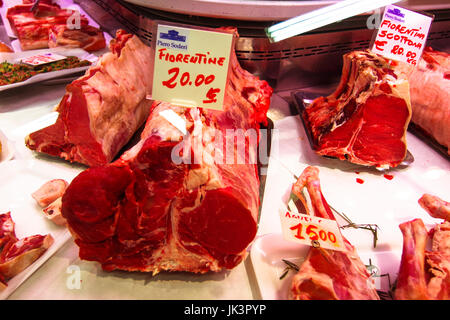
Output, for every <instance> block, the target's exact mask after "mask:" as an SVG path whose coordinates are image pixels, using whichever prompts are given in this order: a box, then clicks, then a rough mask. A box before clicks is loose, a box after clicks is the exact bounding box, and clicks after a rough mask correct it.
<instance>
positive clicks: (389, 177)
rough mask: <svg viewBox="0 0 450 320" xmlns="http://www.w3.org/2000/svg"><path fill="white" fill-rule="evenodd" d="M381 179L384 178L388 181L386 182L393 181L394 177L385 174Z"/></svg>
mask: <svg viewBox="0 0 450 320" xmlns="http://www.w3.org/2000/svg"><path fill="white" fill-rule="evenodd" d="M383 177H385V178H386V179H388V180H392V179H394V176H393V175H391V174H385V175H384V176H383Z"/></svg>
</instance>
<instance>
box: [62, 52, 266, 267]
mask: <svg viewBox="0 0 450 320" xmlns="http://www.w3.org/2000/svg"><path fill="white" fill-rule="evenodd" d="M230 64H231V70H230V74H229V77H228V81H229V83H228V86H227V89H226V92H225V100H224V110H223V111H213V110H208V109H200V108H181V107H175V106H172V105H170V104H168V103H163V102H155V103H154V104H153V106H152V111H151V114H150V116H149V118H148V120H147V123H146V126H145V128H144V131H143V132H142V136H141V141H140V142H138V143H137V144H136V145H135V146H134V147H133V148H132V149H130V150H128V151H127V152H126V153H124V154H123V155H122V156H121V157H120V158H119V159H118V160H116V161H115V162H113V163H111V164H107V165H104V166H99V167H95V168H89V169H87V170H86V171H83V172H82V173H80V174H79V175H78V176H77V177H75V179H74V180H73V181H72V183H71V184H70V185H69V187H68V188H67V191H66V193H65V194H64V196H63V198H62V215H63V216H64V218H66V220H67V225H68V228H69V230H70V231H71V233H72V235H73V236H74V238H75V242H76V244H77V245H78V246H79V248H80V252H79V254H80V257H81V258H82V259H85V260H93V261H98V262H100V263H101V264H102V267H103V269H104V270H108V271H110V270H114V269H121V270H127V271H144V272H152V273H153V274H156V273H158V272H160V271H187V272H194V273H205V272H209V271H214V272H218V271H221V270H223V269H232V268H234V267H235V266H236V265H238V264H239V263H240V262H241V261H242V260H243V259H244V258H245V257H246V249H247V247H248V245H249V244H250V243H251V241H253V239H254V237H255V235H256V230H257V215H258V208H259V177H258V174H257V165H256V162H255V163H249V164H247V163H244V162H242V163H243V164H235V163H233V164H222V162H219V161H206V159H213V158H214V152H218V153H220V152H219V151H218V150H217V149H215V148H210V147H211V146H212V145H213V142H214V141H215V142H219V140H220V142H222V143H223V145H225V143H226V141H228V140H227V139H232V141H234V136H232V137H229V136H227V135H226V134H225V131H226V130H227V129H230V130H231V129H242V130H248V129H252V130H255V132H258V133H259V123H260V122H264V121H266V113H267V110H268V108H269V105H270V96H271V94H272V89H271V88H270V87H269V86H268V84H267V83H266V82H265V81H261V80H259V79H258V78H256V77H254V76H253V75H251V74H250V73H248V72H247V71H245V70H243V69H241V67H240V66H239V64H238V61H237V58H236V56H235V55H234V54H233V55H232V56H231V61H230ZM164 110H172V111H173V112H175V113H177V114H178V115H179V116H180V117H181V118H183V119H184V120H185V121H186V128H187V129H188V132H189V135H186V136H185V137H184V138H183V135H182V133H181V132H180V131H179V130H178V129H176V128H175V127H174V126H173V125H172V124H170V123H169V122H168V121H167V120H166V119H165V118H164V117H163V116H162V115H160V112H162V111H164ZM214 130H216V131H220V132H221V133H223V135H215V134H213V131H214ZM207 137H208V139H206V138H207ZM211 139H213V140H211ZM215 139H217V140H215ZM222 139H224V140H223V141H222ZM181 141H183V143H185V146H186V148H187V149H186V151H184V150H183V149H181V150H183V152H177V151H176V150H178V149H175V147H178V146H180V143H181ZM231 145H232V146H235V144H234V143H232V144H231ZM256 152H257V142H255V143H253V144H250V143H246V148H245V155H241V156H245V157H246V159H248V158H251V157H253V156H255V155H256ZM174 154H175V155H180V154H183V155H192V159H203V161H197V163H193V162H194V160H192V162H181V161H180V162H178V161H175V160H173V155H174ZM208 157H209V158H208ZM211 157H212V158H211ZM240 160H242V159H240ZM238 163H239V162H238Z"/></svg>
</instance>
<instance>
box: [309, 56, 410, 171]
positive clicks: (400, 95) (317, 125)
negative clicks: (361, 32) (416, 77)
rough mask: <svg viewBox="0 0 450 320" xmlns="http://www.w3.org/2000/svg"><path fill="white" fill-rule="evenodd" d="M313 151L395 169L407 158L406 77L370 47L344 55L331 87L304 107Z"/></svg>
mask: <svg viewBox="0 0 450 320" xmlns="http://www.w3.org/2000/svg"><path fill="white" fill-rule="evenodd" d="M303 117H304V119H305V123H306V125H307V127H308V128H309V131H310V132H311V137H312V140H313V143H314V148H315V151H316V153H318V154H319V155H322V156H330V157H336V158H339V159H341V160H344V159H347V160H348V161H350V162H352V163H356V164H360V165H366V166H376V167H384V168H385V167H395V166H397V165H399V164H400V163H401V162H402V160H403V159H404V158H405V156H406V152H407V149H406V129H407V127H408V124H409V121H410V118H411V107H410V100H409V86H408V81H407V80H404V79H400V78H399V77H398V76H397V75H396V74H395V72H394V70H393V69H392V68H391V67H390V65H389V64H388V62H387V60H385V59H384V58H383V57H381V56H378V55H376V54H374V53H371V52H370V51H354V52H351V53H348V54H346V55H344V66H343V69H342V77H341V81H340V84H339V86H338V88H337V89H336V91H335V92H334V93H332V94H331V95H329V96H328V97H320V98H317V99H315V100H314V101H313V102H312V103H311V104H310V105H309V106H307V107H306V108H305V111H304V113H303Z"/></svg>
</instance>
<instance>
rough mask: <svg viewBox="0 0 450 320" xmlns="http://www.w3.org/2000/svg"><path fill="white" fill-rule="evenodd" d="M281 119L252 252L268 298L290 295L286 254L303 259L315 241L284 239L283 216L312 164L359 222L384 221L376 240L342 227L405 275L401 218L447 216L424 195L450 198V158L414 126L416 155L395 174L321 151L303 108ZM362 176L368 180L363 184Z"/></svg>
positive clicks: (365, 255) (411, 143) (379, 263)
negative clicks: (425, 205) (424, 203)
mask: <svg viewBox="0 0 450 320" xmlns="http://www.w3.org/2000/svg"><path fill="white" fill-rule="evenodd" d="M274 127H275V129H274V132H273V134H272V136H273V138H272V151H271V158H270V162H269V168H268V172H267V179H266V184H265V185H266V187H265V191H264V200H263V204H262V210H261V217H260V225H259V229H258V237H257V239H256V241H255V242H254V244H253V245H252V248H251V254H250V259H251V262H252V265H253V268H254V272H255V275H256V279H257V283H258V286H259V290H260V293H261V297H262V299H286V298H287V290H288V288H289V286H290V283H291V279H292V276H293V275H294V273H293V272H292V271H291V272H289V274H288V276H287V277H285V278H284V279H283V280H280V279H279V277H280V276H281V274H282V272H283V270H284V268H285V267H286V265H285V264H284V262H282V261H281V259H286V260H289V261H292V262H294V263H299V264H301V261H302V260H303V259H304V258H305V255H306V253H307V252H308V247H307V246H304V245H300V244H296V243H293V242H288V241H286V240H284V239H283V237H282V234H281V223H280V218H279V210H280V208H285V207H286V204H287V201H288V198H289V196H290V191H291V187H292V184H293V183H294V182H295V178H294V176H293V175H294V174H295V175H297V176H299V175H300V174H301V173H302V171H303V170H304V169H305V168H306V167H307V166H308V165H313V166H316V167H318V168H319V170H320V182H321V187H322V192H323V195H324V197H325V199H326V200H327V202H328V203H329V204H330V205H331V206H332V207H333V208H335V209H336V210H338V211H339V212H343V213H345V215H346V216H348V217H349V218H350V220H352V221H353V222H354V223H356V224H376V225H377V226H378V227H379V229H378V241H377V246H376V248H373V237H372V233H371V232H370V231H367V230H362V229H352V228H345V229H342V234H343V235H344V236H345V237H346V238H347V239H348V240H349V241H350V243H352V244H353V245H354V246H355V247H356V249H357V252H358V254H359V256H360V257H361V259H362V261H363V263H364V264H366V265H369V261H371V263H372V265H375V266H376V267H378V269H379V272H380V275H381V274H389V277H390V280H391V284H392V283H393V282H394V281H395V279H396V278H397V272H398V269H399V264H400V258H401V252H402V247H403V237H402V233H401V231H400V229H399V224H400V223H402V222H405V221H409V220H412V219H415V218H421V219H422V220H423V221H424V223H425V225H426V226H427V228H430V227H432V226H434V225H435V224H436V223H440V222H441V221H442V220H439V219H434V218H432V217H430V216H429V215H428V214H427V213H426V212H425V211H424V210H423V209H422V208H421V207H420V205H419V204H418V202H417V201H418V200H419V198H420V197H421V196H422V195H423V194H424V193H431V194H434V195H436V196H439V197H441V198H442V199H444V200H447V201H448V200H449V199H450V189H449V185H450V162H449V161H448V160H447V159H445V158H444V157H443V156H442V155H440V154H439V153H437V152H436V151H434V150H433V149H431V148H430V147H429V146H428V145H427V144H426V143H424V142H423V141H421V140H419V139H418V138H417V137H415V136H414V135H412V134H411V133H409V132H408V133H407V142H408V150H409V151H410V152H411V153H412V154H413V156H414V158H415V161H414V162H413V163H412V164H411V165H410V166H409V167H407V168H405V169H393V170H391V171H390V172H388V174H390V175H393V176H394V178H393V179H392V180H388V179H386V178H385V177H384V176H383V174H384V173H380V172H378V171H376V169H371V168H367V169H364V168H361V167H360V166H355V165H353V164H351V163H348V162H345V161H340V160H336V159H327V158H323V157H320V156H318V155H316V154H315V153H314V152H313V151H312V150H311V147H310V145H309V143H308V138H307V136H306V133H305V131H304V128H303V125H302V122H301V120H300V118H299V116H292V117H287V118H285V119H283V120H280V121H277V122H275V123H274ZM355 172H360V173H359V174H356V173H355ZM357 178H359V179H362V180H364V183H363V184H359V183H358V182H357V181H356V179H357ZM336 216H337V215H336ZM337 219H338V222H339V223H340V224H341V225H343V224H342V223H341V222H342V220H339V218H337ZM344 224H345V223H344ZM374 279H375V283H376V285H377V289H379V290H382V291H387V290H388V287H389V285H388V284H389V282H388V278H387V276H385V277H376V278H374Z"/></svg>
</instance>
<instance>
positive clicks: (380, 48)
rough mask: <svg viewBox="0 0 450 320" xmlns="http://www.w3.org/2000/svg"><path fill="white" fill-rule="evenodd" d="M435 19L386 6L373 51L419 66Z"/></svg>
mask: <svg viewBox="0 0 450 320" xmlns="http://www.w3.org/2000/svg"><path fill="white" fill-rule="evenodd" d="M432 21H433V17H431V16H427V15H423V14H420V13H417V12H414V11H410V10H406V9H404V8H400V7H397V6H393V5H390V6H386V8H385V10H384V14H383V18H382V20H381V23H380V27H379V28H378V33H377V36H376V38H375V40H374V42H373V45H372V48H371V50H372V51H373V52H375V53H377V54H380V55H382V56H383V57H385V58H388V59H392V60H397V61H402V62H406V63H409V64H411V65H414V66H415V65H417V62H418V61H419V59H420V57H421V56H422V52H423V49H424V46H425V43H426V41H427V36H428V32H429V30H430V26H431V22H432Z"/></svg>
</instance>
